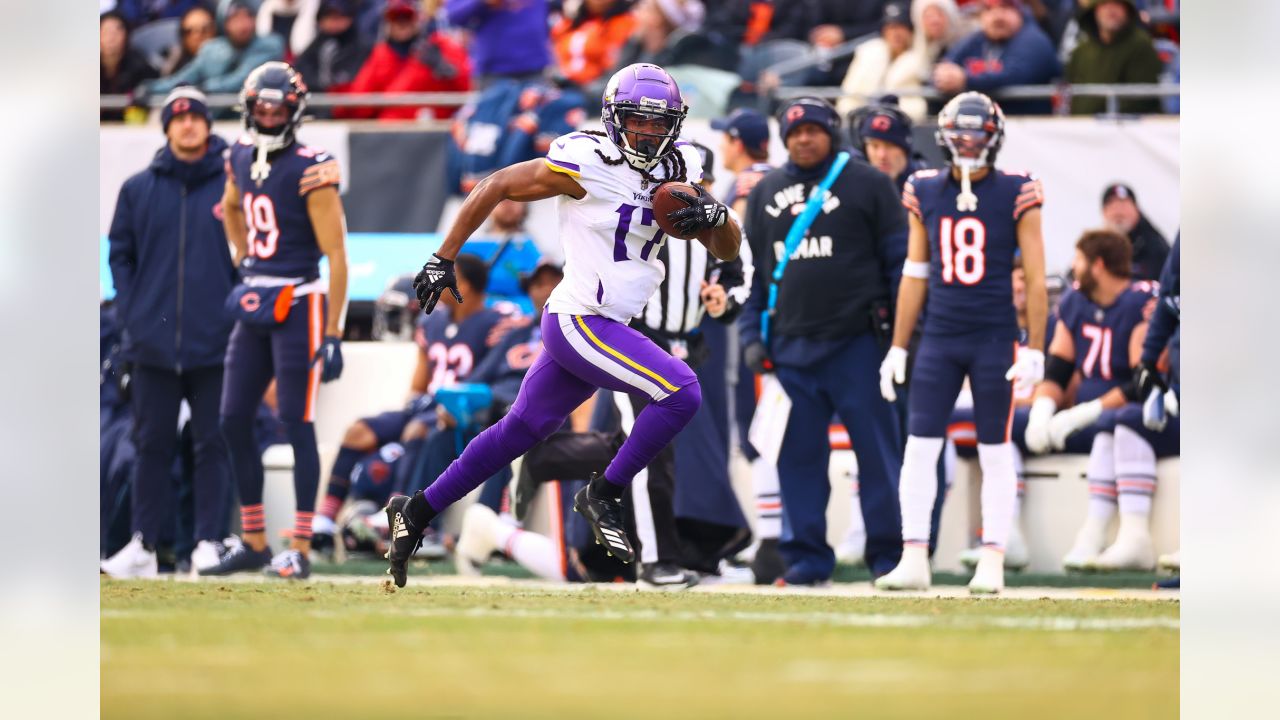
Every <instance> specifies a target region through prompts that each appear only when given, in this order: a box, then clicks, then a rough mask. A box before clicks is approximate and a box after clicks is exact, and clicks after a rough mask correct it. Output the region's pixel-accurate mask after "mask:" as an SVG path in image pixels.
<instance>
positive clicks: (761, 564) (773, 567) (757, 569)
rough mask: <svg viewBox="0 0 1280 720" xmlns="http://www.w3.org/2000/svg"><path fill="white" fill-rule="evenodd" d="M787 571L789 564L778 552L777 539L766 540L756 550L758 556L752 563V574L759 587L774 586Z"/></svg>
mask: <svg viewBox="0 0 1280 720" xmlns="http://www.w3.org/2000/svg"><path fill="white" fill-rule="evenodd" d="M786 571H787V564H786V563H785V562H783V560H782V553H781V552H779V550H778V539H777V538H766V539H764V540H761V541H760V546H759V547H757V548H756V556H755V558H754V559H753V560H752V561H751V572H752V573H754V574H755V576H756V584H757V585H772V584H773V583H774V581H776V580H777V579H778V578H780V577H782V574H783V573H784V572H786Z"/></svg>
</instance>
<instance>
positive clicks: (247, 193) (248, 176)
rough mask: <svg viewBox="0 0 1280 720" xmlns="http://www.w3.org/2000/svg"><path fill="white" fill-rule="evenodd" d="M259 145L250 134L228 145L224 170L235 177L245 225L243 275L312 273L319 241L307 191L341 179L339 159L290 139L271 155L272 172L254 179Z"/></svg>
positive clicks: (308, 275)
mask: <svg viewBox="0 0 1280 720" xmlns="http://www.w3.org/2000/svg"><path fill="white" fill-rule="evenodd" d="M257 155H258V150H257V148H256V147H255V146H254V145H253V142H252V141H251V140H249V138H248V137H247V136H246V137H242V138H240V141H239V142H237V143H236V144H235V145H232V146H231V153H230V157H229V158H228V160H227V172H228V173H229V174H231V175H232V176H234V177H235V181H236V187H237V188H238V189H239V190H240V198H241V204H242V207H243V208H244V217H245V224H246V225H247V226H248V229H249V254H248V256H247V257H246V258H245V261H244V264H243V265H242V266H241V272H242V273H243V274H244V275H274V276H277V277H296V278H316V277H318V276H319V274H320V258H321V257H322V255H323V253H321V252H320V246H319V245H317V244H316V234H315V230H314V229H313V228H312V227H311V216H309V215H308V214H307V194H308V193H310V192H311V191H313V190H316V189H318V188H322V187H326V186H329V185H333V186H337V185H338V182H339V180H340V173H339V170H338V161H337V160H336V159H334V157H333V156H332V155H330V154H329V153H327V152H325V151H324V150H320V149H317V148H313V147H309V146H307V145H302V144H300V143H294V144H292V145H290V146H289V147H287V148H284V149H283V150H280V151H277V152H275V153H272V154H271V155H270V158H269V159H270V163H271V172H270V173H269V174H268V175H267V177H266V178H265V179H261V180H255V179H253V170H252V168H253V164H254V162H255V161H256V160H257Z"/></svg>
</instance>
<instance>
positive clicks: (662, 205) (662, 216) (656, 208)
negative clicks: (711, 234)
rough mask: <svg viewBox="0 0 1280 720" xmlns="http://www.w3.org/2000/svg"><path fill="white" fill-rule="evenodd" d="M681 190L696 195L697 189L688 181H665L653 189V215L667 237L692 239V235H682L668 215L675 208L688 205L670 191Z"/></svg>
mask: <svg viewBox="0 0 1280 720" xmlns="http://www.w3.org/2000/svg"><path fill="white" fill-rule="evenodd" d="M675 192H682V193H686V194H688V195H690V196H692V197H698V189H697V188H695V187H694V186H692V185H690V184H689V183H682V182H665V183H662V184H661V185H659V186H658V189H657V190H654V191H653V217H654V220H656V221H657V223H658V227H660V228H662V232H664V233H666V234H667V236H668V237H675V238H680V239H681V240H692V239H693V237H694V236H693V235H682V234H681V233H680V231H679V230H677V229H676V224H675V221H673V220H672V219H671V218H670V217H668V216H669V215H671V213H673V212H675V211H677V210H683V209H685V208H687V207H689V204H688V203H686V202H685V201H684V200H681V199H680V198H678V197H676V196H675V195H673V194H672V193H675Z"/></svg>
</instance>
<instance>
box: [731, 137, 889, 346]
mask: <svg viewBox="0 0 1280 720" xmlns="http://www.w3.org/2000/svg"><path fill="white" fill-rule="evenodd" d="M833 157H834V156H833ZM829 163H830V161H828V163H827V164H826V165H824V166H823V167H821V168H815V169H814V170H812V171H809V172H805V173H803V174H800V173H798V172H796V171H795V170H793V169H792V168H791V167H790V166H786V167H782V168H779V169H777V170H773V171H771V172H770V173H769V174H768V175H766V176H764V177H763V178H761V180H760V182H759V183H757V184H756V186H755V188H754V189H752V191H751V194H750V195H748V196H747V217H746V226H745V235H746V237H747V239H748V242H749V243H750V246H751V255H752V258H753V260H754V262H755V270H756V271H755V273H754V274H753V277H752V289H751V296H750V298H749V299H748V300H747V306H746V308H744V310H743V314H742V316H741V318H740V319H739V330H740V332H741V333H742V343H743V346H744V347H745V346H746V345H748V344H750V343H752V342H757V341H759V340H760V312H761V311H762V310H764V309H765V308H766V306H767V304H768V288H769V282H770V280H771V278H772V277H773V269H774V267H775V266H776V265H777V262H778V260H779V258H781V256H782V252H783V248H784V246H785V241H786V237H787V231H788V230H790V229H791V225H792V223H793V222H794V221H795V219H796V216H797V215H799V214H800V212H801V211H802V210H804V206H805V203H806V202H807V201H808V199H809V193H810V191H811V190H812V189H813V187H814V186H815V185H817V184H818V183H820V182H822V178H823V177H824V176H825V175H826V172H827V167H829ZM906 233H907V214H906V211H905V210H904V209H903V208H902V205H901V204H900V203H899V200H898V191H897V189H896V188H895V187H894V184H893V181H892V180H890V179H889V178H888V177H887V176H885V175H884V174H882V173H881V172H880V171H878V170H876V169H875V168H873V167H871V166H870V165H866V164H864V163H861V162H858V161H851V162H849V163H848V164H847V165H846V166H845V168H844V170H843V171H842V172H841V173H840V176H839V177H838V178H837V179H836V181H835V183H834V184H833V185H832V186H831V189H830V190H829V191H828V192H827V194H826V199H825V200H824V202H823V207H822V211H821V212H819V213H818V217H817V218H816V219H815V220H814V221H813V225H811V226H810V227H809V231H808V232H807V233H805V236H804V238H803V239H802V240H801V242H800V244H799V246H798V247H797V248H796V250H795V252H793V253H792V255H791V260H790V261H789V262H788V263H787V267H786V270H785V271H784V275H783V277H782V282H781V283H779V286H778V300H777V306H776V309H775V313H774V315H773V317H772V320H771V321H770V323H771V326H770V327H771V337H772V340H771V345H772V346H773V347H771V351H772V353H773V356H774V359H775V360H776V361H778V360H783V358H782V357H780V355H779V353H782V354H785V352H784V349H783V348H782V347H780V344H785V343H786V341H787V339H788V338H807V339H810V340H818V341H830V340H842V339H845V338H848V337H851V336H853V335H857V334H859V333H863V332H866V331H868V330H870V329H871V311H872V306H873V305H874V304H876V303H890V302H892V296H891V289H892V288H893V287H894V285H895V284H896V281H897V279H898V277H899V276H900V275H901V273H902V263H903V260H905V259H906V252H907V247H906V246H907V243H906Z"/></svg>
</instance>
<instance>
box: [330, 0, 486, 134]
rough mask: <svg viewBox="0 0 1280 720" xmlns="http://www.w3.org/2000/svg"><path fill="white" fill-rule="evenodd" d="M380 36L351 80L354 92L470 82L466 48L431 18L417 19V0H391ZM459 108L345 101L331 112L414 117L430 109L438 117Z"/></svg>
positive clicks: (458, 88) (437, 88)
mask: <svg viewBox="0 0 1280 720" xmlns="http://www.w3.org/2000/svg"><path fill="white" fill-rule="evenodd" d="M383 17H384V19H385V21H386V22H385V25H384V37H383V39H382V41H381V42H379V43H378V44H377V45H375V46H374V48H373V52H372V53H370V55H369V59H368V60H367V61H365V63H364V66H363V67H361V68H360V72H359V73H357V74H356V78H355V80H353V81H352V83H351V89H350V92H351V93H353V94H355V93H409V92H462V91H466V90H469V89H470V88H471V63H470V61H469V60H468V59H467V52H466V50H464V49H463V48H462V46H461V45H459V44H458V43H456V42H454V41H453V40H452V39H450V38H449V37H448V36H446V35H445V34H444V33H441V32H438V31H437V30H436V29H435V23H434V22H432V21H428V22H427V23H426V25H422V24H421V23H420V17H419V15H418V6H417V3H414V2H411V1H410V0H389V2H387V9H386V11H385V13H384V15H383ZM456 110H457V108H455V107H445V106H408V107H389V108H362V107H347V108H337V109H335V110H334V113H333V116H334V117H335V118H346V119H367V118H378V119H380V120H413V119H415V118H417V117H419V116H420V115H421V114H422V113H424V112H427V111H429V112H430V113H431V114H432V115H433V116H434V117H436V118H437V119H443V118H448V117H450V116H452V115H453V114H454V112H455V111H456Z"/></svg>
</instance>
